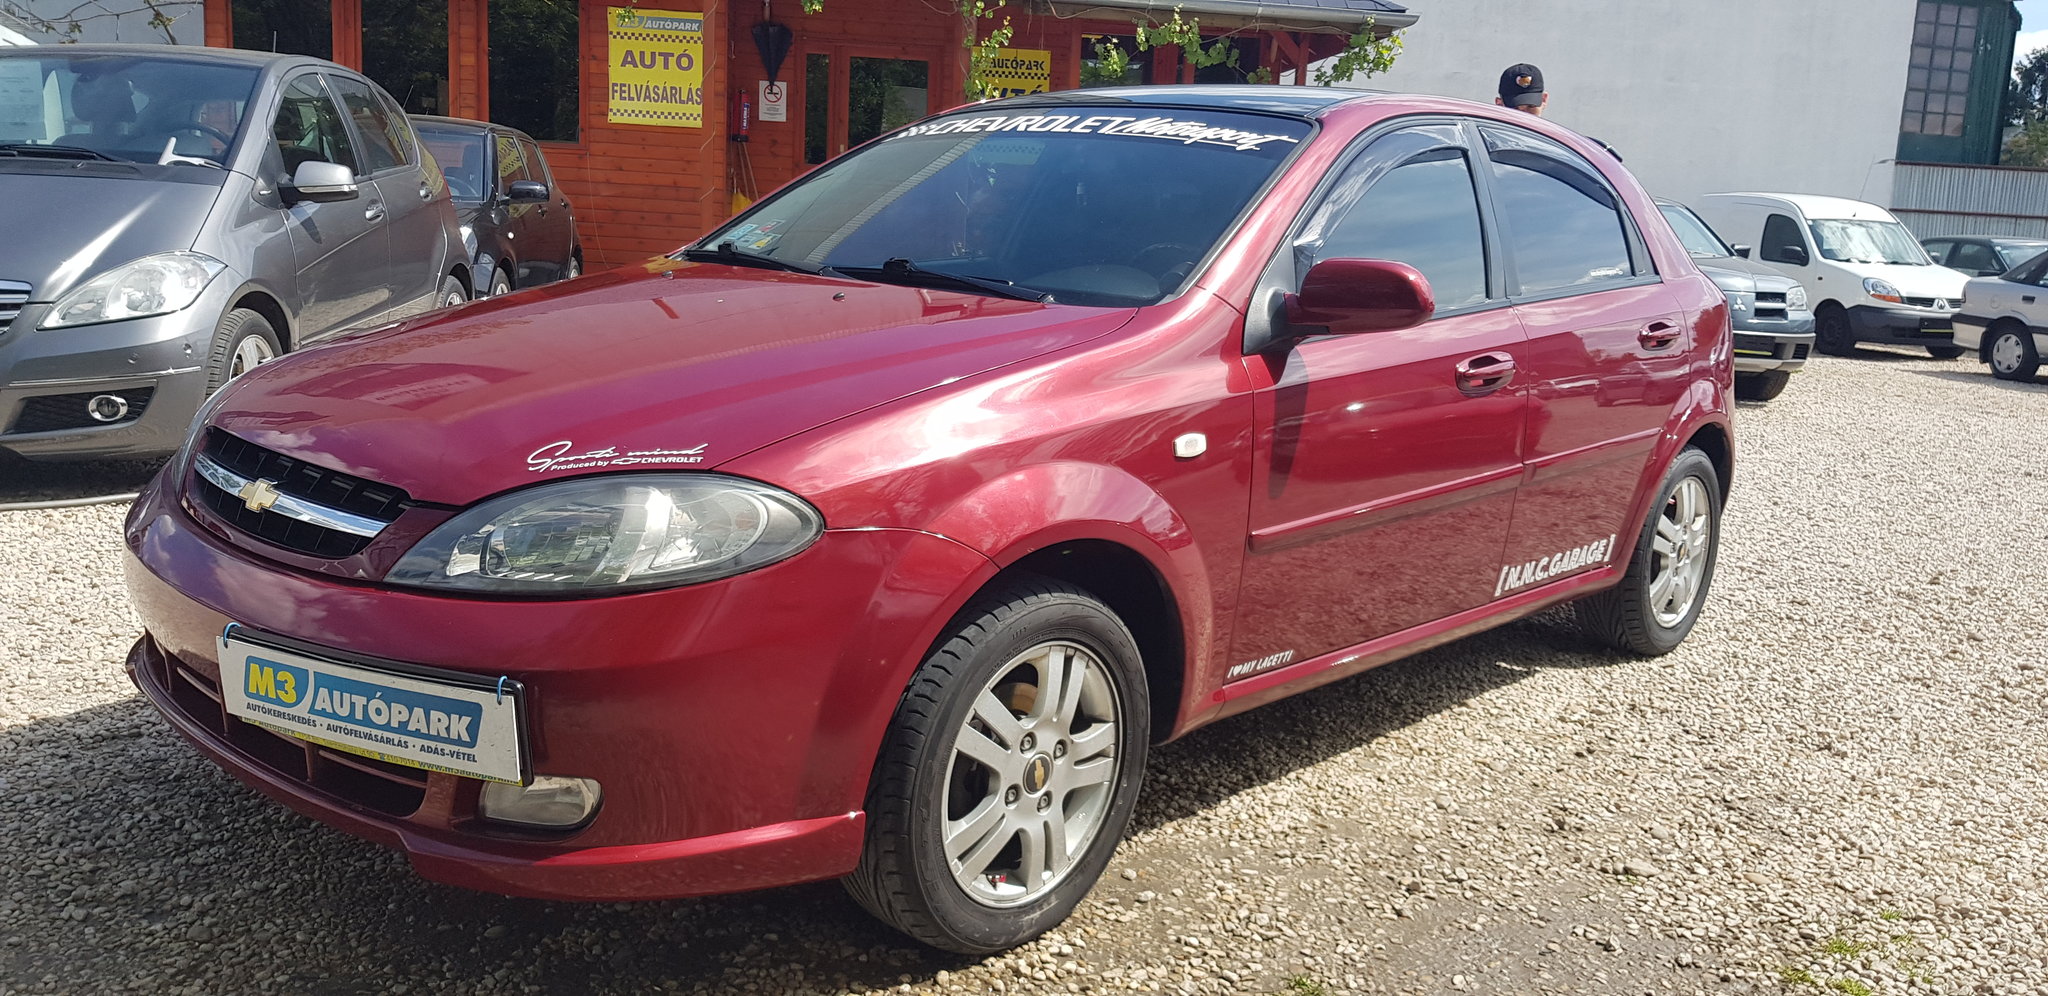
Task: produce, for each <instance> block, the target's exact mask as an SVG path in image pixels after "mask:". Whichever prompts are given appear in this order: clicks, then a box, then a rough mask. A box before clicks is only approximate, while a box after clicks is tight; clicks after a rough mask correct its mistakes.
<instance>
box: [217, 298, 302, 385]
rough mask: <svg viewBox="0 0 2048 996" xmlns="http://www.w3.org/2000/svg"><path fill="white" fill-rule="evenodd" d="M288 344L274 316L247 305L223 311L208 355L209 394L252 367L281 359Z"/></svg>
mask: <svg viewBox="0 0 2048 996" xmlns="http://www.w3.org/2000/svg"><path fill="white" fill-rule="evenodd" d="M282 352H284V347H283V346H282V345H280V344H279V342H278V338H277V330H276V329H275V328H272V327H271V325H270V319H268V318H265V317H263V316H262V315H261V314H258V313H257V312H254V311H250V310H249V309H247V308H235V309H234V310H232V311H229V312H228V313H227V314H226V315H223V316H222V317H221V320H220V324H219V325H216V326H214V329H213V348H212V349H211V350H209V351H208V352H207V356H206V394H207V396H208V397H212V396H213V392H215V391H218V390H220V389H221V387H222V386H223V385H225V384H226V383H227V382H228V381H231V380H233V379H235V378H236V377H239V376H241V375H242V374H245V373H247V372H249V370H250V369H251V368H254V367H256V366H258V365H261V364H264V363H268V362H270V361H271V360H274V359H277V356H278V354H279V353H282Z"/></svg>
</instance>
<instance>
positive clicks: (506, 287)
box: [484, 270, 512, 297]
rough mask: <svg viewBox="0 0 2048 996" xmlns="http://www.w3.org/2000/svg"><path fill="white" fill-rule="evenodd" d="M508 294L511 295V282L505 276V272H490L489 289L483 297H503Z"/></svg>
mask: <svg viewBox="0 0 2048 996" xmlns="http://www.w3.org/2000/svg"><path fill="white" fill-rule="evenodd" d="M510 293H512V280H511V278H510V277H507V276H505V271H503V270H493V271H491V289H490V290H489V291H488V292H486V293H485V294H484V296H485V297H504V296H505V295H507V294H510Z"/></svg>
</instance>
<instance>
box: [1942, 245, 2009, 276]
mask: <svg viewBox="0 0 2048 996" xmlns="http://www.w3.org/2000/svg"><path fill="white" fill-rule="evenodd" d="M1947 265H1949V266H1953V267H1955V268H1956V269H1958V270H1961V271H1963V272H1964V273H1971V274H1977V273H2003V272H2005V267H2003V266H2000V265H1998V256H1997V255H1996V254H1994V253H1993V252H1992V251H1991V247H1990V246H1987V245H1983V244H1980V243H1973V242H1964V243H1960V244H1958V245H1957V246H1956V248H1955V252H1954V254H1952V255H1951V256H1949V259H1948V263H1947Z"/></svg>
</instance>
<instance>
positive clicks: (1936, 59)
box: [1899, 0, 1978, 138]
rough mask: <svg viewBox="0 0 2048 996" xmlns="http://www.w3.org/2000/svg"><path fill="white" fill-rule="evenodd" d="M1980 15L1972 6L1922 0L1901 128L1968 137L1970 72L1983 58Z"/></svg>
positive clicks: (1925, 133)
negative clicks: (1979, 40)
mask: <svg viewBox="0 0 2048 996" xmlns="http://www.w3.org/2000/svg"><path fill="white" fill-rule="evenodd" d="M1977 13H1978V9H1977V7H1975V6H1974V5H1971V4H1961V3H1936V2H1934V0H1921V2H1920V11H1919V13H1918V14H1917V15H1916V17H1915V21H1914V24H1913V61H1912V63H1911V65H1910V67H1909V68H1908V69H1907V70H1906V111H1905V115H1904V116H1903V117H1902V118H1901V119H1900V121H1899V130H1900V131H1903V132H1905V133H1907V134H1909V135H1940V136H1944V137H1949V138H1960V137H1962V134H1963V123H1964V120H1965V117H1966V113H1967V109H1968V107H1969V103H1970V70H1971V68H1972V67H1973V66H1974V65H1975V63H1976V58H1977Z"/></svg>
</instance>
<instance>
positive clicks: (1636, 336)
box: [1482, 125, 1692, 597]
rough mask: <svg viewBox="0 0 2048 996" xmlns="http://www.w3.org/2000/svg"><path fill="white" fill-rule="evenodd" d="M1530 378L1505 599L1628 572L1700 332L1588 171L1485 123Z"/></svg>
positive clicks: (1556, 150)
mask: <svg viewBox="0 0 2048 996" xmlns="http://www.w3.org/2000/svg"><path fill="white" fill-rule="evenodd" d="M1482 131H1483V132H1484V133H1485V136H1486V148H1487V155H1488V157H1489V159H1490V160H1491V167H1490V173H1489V176H1490V179H1491V181H1492V186H1493V197H1494V203H1495V205H1496V206H1497V208H1498V210H1499V213H1500V219H1501V228H1502V232H1503V235H1504V238H1503V239H1502V240H1501V241H1502V244H1503V245H1505V246H1507V247H1508V251H1509V262H1510V266H1509V270H1510V274H1511V280H1512V294H1513V296H1514V300H1515V311H1516V313H1517V314H1519V315H1520V316H1521V319H1522V324H1523V326H1524V327H1526V328H1527V330H1528V333H1529V343H1528V346H1527V347H1525V350H1524V362H1523V372H1524V373H1525V374H1526V376H1527V378H1528V388H1529V424H1528V430H1527V434H1526V438H1525V440H1524V442H1523V448H1524V453H1525V454H1526V455H1527V460H1528V474H1527V476H1526V477H1525V478H1524V479H1523V481H1522V491H1521V494H1520V495H1519V496H1518V497H1517V498H1516V500H1515V521H1514V529H1513V531H1512V532H1511V533H1510V534H1509V535H1508V545H1507V560H1506V562H1505V564H1504V565H1503V567H1502V571H1501V576H1500V579H1499V581H1498V584H1497V587H1498V594H1499V595H1501V596H1503V597H1505V596H1508V595H1512V594H1515V593H1517V592H1520V591H1527V590H1530V589H1533V588H1536V587H1538V586H1540V585H1542V584H1544V583H1546V582H1550V581H1555V580H1563V579H1565V578H1567V577H1569V576H1572V575H1576V574H1580V573H1583V572H1585V571H1590V570H1594V569H1596V568H1599V567H1601V566H1604V565H1607V564H1609V563H1618V562H1619V561H1620V559H1621V551H1622V550H1625V549H1627V548H1628V547H1629V546H1630V545H1631V544H1633V543H1634V542H1635V528H1636V527H1635V525H1634V524H1632V523H1630V522H1629V521H1628V517H1629V515H1630V503H1631V502H1632V501H1633V499H1634V498H1635V496H1636V495H1637V494H1638V493H1639V489H1640V488H1641V487H1642V486H1643V485H1642V481H1643V478H1644V476H1645V475H1646V474H1648V473H1650V472H1651V470H1652V468H1651V466H1650V460H1651V457H1652V456H1653V455H1654V454H1655V451H1656V448H1657V445H1658V442H1659V440H1660V439H1661V437H1662V435H1663V431H1664V425H1665V421H1666V419H1667V418H1668V417H1669V414H1670V412H1671V411H1672V409H1673V408H1674V407H1675V405H1676V403H1677V401H1678V398H1679V395H1680V394H1681V393H1683V392H1684V390H1685V387H1686V384H1687V369H1688V366H1689V365H1690V364H1691V362H1692V353H1691V349H1690V346H1691V338H1692V330H1691V329H1690V328H1689V327H1688V326H1687V323H1686V317H1685V313H1684V311H1683V309H1682V308H1680V307H1679V304H1678V301H1677V299H1676V296H1675V295H1673V294H1672V292H1671V291H1670V290H1669V289H1667V288H1666V287H1665V285H1664V283H1663V281H1662V278H1660V277H1659V276H1658V274H1657V272H1656V269H1655V267H1654V266H1653V265H1652V264H1651V262H1650V258H1649V254H1648V252H1647V250H1646V249H1645V248H1644V247H1643V245H1642V242H1641V239H1640V237H1638V236H1637V235H1636V231H1637V229H1636V227H1635V225H1634V223H1633V219H1632V218H1631V217H1630V216H1629V214H1628V209H1627V207H1626V205H1625V204H1623V202H1622V201H1621V198H1620V197H1619V196H1617V195H1616V194H1615V192H1614V189H1613V188H1612V187H1611V186H1610V185H1608V184H1607V182H1606V181H1605V180H1604V179H1602V178H1601V176H1600V174H1599V171H1598V170H1596V169H1595V168H1594V167H1593V166H1592V164H1591V163H1588V162H1587V161H1586V160H1585V159H1583V158H1580V157H1579V156H1578V155H1577V154H1576V153H1573V152H1572V151H1570V150H1568V149H1566V148H1565V147H1564V146H1562V145H1559V144H1557V143H1556V142H1553V141H1551V140H1550V139H1548V138H1544V137H1543V136H1540V135H1537V134H1535V133H1534V132H1529V131H1525V130H1523V129H1520V128H1511V127H1507V126H1504V125H1486V126H1484V127H1483V128H1482Z"/></svg>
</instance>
